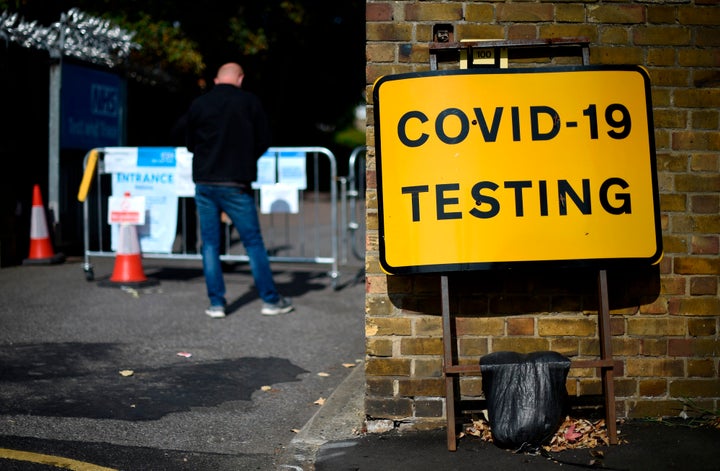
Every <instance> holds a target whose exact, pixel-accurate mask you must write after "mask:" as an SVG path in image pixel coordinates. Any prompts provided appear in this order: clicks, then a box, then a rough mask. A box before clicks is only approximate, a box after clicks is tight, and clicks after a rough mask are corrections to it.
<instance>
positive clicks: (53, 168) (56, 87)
mask: <svg viewBox="0 0 720 471" xmlns="http://www.w3.org/2000/svg"><path fill="white" fill-rule="evenodd" d="M66 22H67V14H65V13H63V14H62V16H61V17H60V35H59V38H58V42H57V44H55V45H54V46H51V47H50V49H49V53H50V85H49V87H50V90H49V95H50V96H49V101H50V105H49V108H50V109H49V112H48V209H49V212H50V218H51V220H50V224H52V225H53V228H54V229H56V230H55V231H54V233H55V236H56V237H57V236H58V231H57V229H58V228H57V226H58V225H59V223H60V89H61V87H62V56H63V49H64V48H65V23H66ZM55 242H57V241H55Z"/></svg>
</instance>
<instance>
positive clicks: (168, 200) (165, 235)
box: [104, 147, 178, 253]
mask: <svg viewBox="0 0 720 471" xmlns="http://www.w3.org/2000/svg"><path fill="white" fill-rule="evenodd" d="M104 151H105V159H104V162H105V172H106V173H112V194H113V196H117V197H121V196H122V195H124V194H125V193H126V192H129V193H130V195H131V196H144V197H145V210H146V212H145V224H143V225H142V226H138V238H139V239H140V246H141V250H142V251H143V252H155V253H171V252H172V247H173V243H174V242H175V236H176V233H177V212H178V190H177V184H176V183H177V165H176V158H175V148H170V147H137V148H132V147H118V148H112V147H111V148H105V150H104ZM118 227H119V226H118V225H117V224H115V225H113V227H112V240H111V246H112V247H111V248H112V250H117V243H118Z"/></svg>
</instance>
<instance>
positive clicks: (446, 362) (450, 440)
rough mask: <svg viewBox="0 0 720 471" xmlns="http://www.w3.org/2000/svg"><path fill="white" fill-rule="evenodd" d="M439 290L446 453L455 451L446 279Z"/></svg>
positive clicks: (453, 379) (453, 396)
mask: <svg viewBox="0 0 720 471" xmlns="http://www.w3.org/2000/svg"><path fill="white" fill-rule="evenodd" d="M440 290H441V295H442V317H443V357H444V358H443V374H444V375H445V417H446V420H447V447H448V451H455V450H457V438H456V436H455V378H454V377H453V376H452V374H449V373H448V372H447V370H448V367H449V366H450V365H452V364H453V356H452V351H453V349H452V330H451V328H450V295H449V290H448V277H447V275H442V276H441V277H440Z"/></svg>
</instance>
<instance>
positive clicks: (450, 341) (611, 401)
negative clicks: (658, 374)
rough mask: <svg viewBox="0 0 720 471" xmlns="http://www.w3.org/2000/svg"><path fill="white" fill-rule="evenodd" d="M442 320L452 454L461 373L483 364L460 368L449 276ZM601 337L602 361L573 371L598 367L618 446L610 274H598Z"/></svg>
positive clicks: (443, 282)
mask: <svg viewBox="0 0 720 471" xmlns="http://www.w3.org/2000/svg"><path fill="white" fill-rule="evenodd" d="M440 290H441V303H442V317H443V374H444V376H445V415H446V419H447V447H448V450H449V451H455V450H457V434H456V427H457V423H456V417H455V401H456V396H455V383H456V381H458V375H459V374H460V373H473V374H479V373H481V370H480V364H479V362H478V364H477V365H458V364H456V363H455V358H457V348H456V344H455V342H454V336H453V331H454V328H453V327H454V323H453V322H452V318H451V314H450V289H449V282H448V276H447V275H442V276H441V277H440ZM598 335H599V338H600V358H599V359H595V360H575V361H572V362H571V365H570V368H598V369H600V373H601V378H602V390H603V397H604V403H605V425H606V426H607V431H608V438H609V440H610V444H612V445H615V444H617V442H618V441H617V426H616V424H615V420H616V418H615V387H614V383H613V381H614V371H613V370H614V368H615V361H614V360H613V356H612V344H611V337H610V303H609V301H608V286H607V272H606V271H605V270H600V271H599V273H598Z"/></svg>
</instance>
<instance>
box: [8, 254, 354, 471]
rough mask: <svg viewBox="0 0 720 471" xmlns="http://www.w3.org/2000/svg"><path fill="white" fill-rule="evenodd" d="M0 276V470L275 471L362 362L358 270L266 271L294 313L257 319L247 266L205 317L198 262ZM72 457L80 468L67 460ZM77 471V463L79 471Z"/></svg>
mask: <svg viewBox="0 0 720 471" xmlns="http://www.w3.org/2000/svg"><path fill="white" fill-rule="evenodd" d="M81 261H82V260H81V259H80V258H77V259H72V258H70V259H68V260H67V261H66V262H65V263H63V264H60V265H48V266H44V265H40V266H18V267H10V268H3V269H0V299H2V303H0V326H2V327H1V328H0V469H3V470H50V469H58V468H62V467H64V468H65V469H87V470H95V469H97V470H99V469H104V468H105V469H116V470H146V469H148V470H149V469H152V470H205V469H208V470H209V469H212V470H217V471H221V470H240V469H242V470H253V469H257V470H271V469H278V467H279V468H283V467H285V466H284V465H283V460H285V459H286V456H285V455H286V452H287V449H288V446H289V444H290V442H291V441H292V440H293V439H294V437H295V436H296V435H297V432H298V431H299V430H300V429H301V428H302V427H303V426H304V425H305V424H306V423H307V422H308V421H309V420H310V419H311V418H312V417H313V415H314V414H315V413H316V412H317V411H318V409H319V408H320V407H321V404H322V403H323V401H324V400H325V399H326V398H327V397H328V396H329V395H330V394H332V392H333V391H334V389H335V388H337V387H338V385H340V384H341V382H342V381H343V380H344V379H345V378H346V377H347V376H348V375H349V374H350V372H351V371H353V368H357V367H361V368H362V367H363V366H362V359H363V358H364V352H365V347H364V282H363V279H362V277H361V276H359V273H361V271H360V270H361V269H362V267H361V266H345V267H341V274H340V278H339V280H338V283H337V285H336V286H335V287H333V286H332V284H331V280H330V278H329V277H328V275H327V271H328V269H327V267H325V266H322V265H294V264H289V263H288V264H282V265H280V264H273V268H274V271H275V279H276V282H277V284H278V287H279V289H280V291H281V292H282V293H283V294H285V295H287V296H290V297H291V298H292V299H293V301H294V304H295V306H296V310H295V311H294V312H293V313H291V314H287V315H283V316H277V317H269V316H261V315H260V307H261V300H260V299H259V298H258V297H257V295H256V293H255V291H254V288H253V286H252V277H251V276H250V273H249V269H248V267H247V265H244V264H239V265H236V266H232V267H229V269H228V271H227V272H226V283H227V287H228V299H229V302H230V306H229V315H228V317H226V318H224V319H210V318H209V317H207V316H206V315H205V314H204V312H203V311H204V309H205V307H206V304H207V298H206V296H205V286H204V281H203V277H202V271H201V268H200V262H199V261H175V260H146V261H144V262H143V269H144V271H145V274H146V275H147V276H149V277H150V278H151V279H154V280H156V281H157V284H156V285H154V286H147V287H138V288H135V289H126V288H122V287H120V286H117V285H113V286H110V287H105V286H102V282H103V281H105V280H106V278H107V277H108V276H109V275H110V274H111V273H112V267H113V263H114V260H113V259H112V258H95V259H93V260H92V263H93V265H94V273H95V280H93V281H87V280H86V279H85V276H84V272H83V270H82V265H81V263H80V262H81ZM72 466H76V467H75V468H73V467H72ZM77 466H85V467H77Z"/></svg>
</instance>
